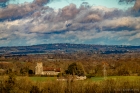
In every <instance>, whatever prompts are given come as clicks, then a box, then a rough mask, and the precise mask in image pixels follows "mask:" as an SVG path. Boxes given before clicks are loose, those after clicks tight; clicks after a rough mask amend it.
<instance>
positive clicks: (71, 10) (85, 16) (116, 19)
mask: <svg viewBox="0 0 140 93" xmlns="http://www.w3.org/2000/svg"><path fill="white" fill-rule="evenodd" d="M119 1H122V2H119ZM127 1H128V0H0V47H1V46H29V45H36V44H50V43H74V44H100V45H134V46H137V45H140V43H139V42H140V24H139V23H140V0H129V1H130V2H127Z"/></svg>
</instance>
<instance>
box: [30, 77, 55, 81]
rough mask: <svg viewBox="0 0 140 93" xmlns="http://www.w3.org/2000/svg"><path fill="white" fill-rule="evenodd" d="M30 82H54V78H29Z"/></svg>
mask: <svg viewBox="0 0 140 93" xmlns="http://www.w3.org/2000/svg"><path fill="white" fill-rule="evenodd" d="M29 79H31V80H32V81H54V80H56V77H29Z"/></svg>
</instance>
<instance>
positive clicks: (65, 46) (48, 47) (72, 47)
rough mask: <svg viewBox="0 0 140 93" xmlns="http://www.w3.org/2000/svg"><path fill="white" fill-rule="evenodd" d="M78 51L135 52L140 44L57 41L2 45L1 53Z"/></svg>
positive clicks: (139, 50)
mask: <svg viewBox="0 0 140 93" xmlns="http://www.w3.org/2000/svg"><path fill="white" fill-rule="evenodd" d="M76 52H90V53H94V54H112V53H113V54H117V53H133V52H140V46H124V45H91V44H69V43H56V44H40V45H32V46H12V47H0V55H28V54H47V53H76Z"/></svg>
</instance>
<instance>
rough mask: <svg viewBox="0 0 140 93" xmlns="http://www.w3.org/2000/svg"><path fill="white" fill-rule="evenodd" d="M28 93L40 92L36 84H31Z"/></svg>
mask: <svg viewBox="0 0 140 93" xmlns="http://www.w3.org/2000/svg"><path fill="white" fill-rule="evenodd" d="M30 93H41V92H40V90H39V88H38V87H37V86H32V89H31V91H30Z"/></svg>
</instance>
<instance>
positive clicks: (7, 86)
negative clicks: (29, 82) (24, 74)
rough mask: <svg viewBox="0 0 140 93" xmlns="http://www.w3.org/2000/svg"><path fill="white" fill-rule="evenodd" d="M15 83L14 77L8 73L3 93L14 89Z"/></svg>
mask: <svg viewBox="0 0 140 93" xmlns="http://www.w3.org/2000/svg"><path fill="white" fill-rule="evenodd" d="M15 83H16V77H15V74H14V73H10V74H9V77H8V80H6V81H5V91H6V92H7V93H9V92H10V91H12V90H13V89H14V87H15Z"/></svg>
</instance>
